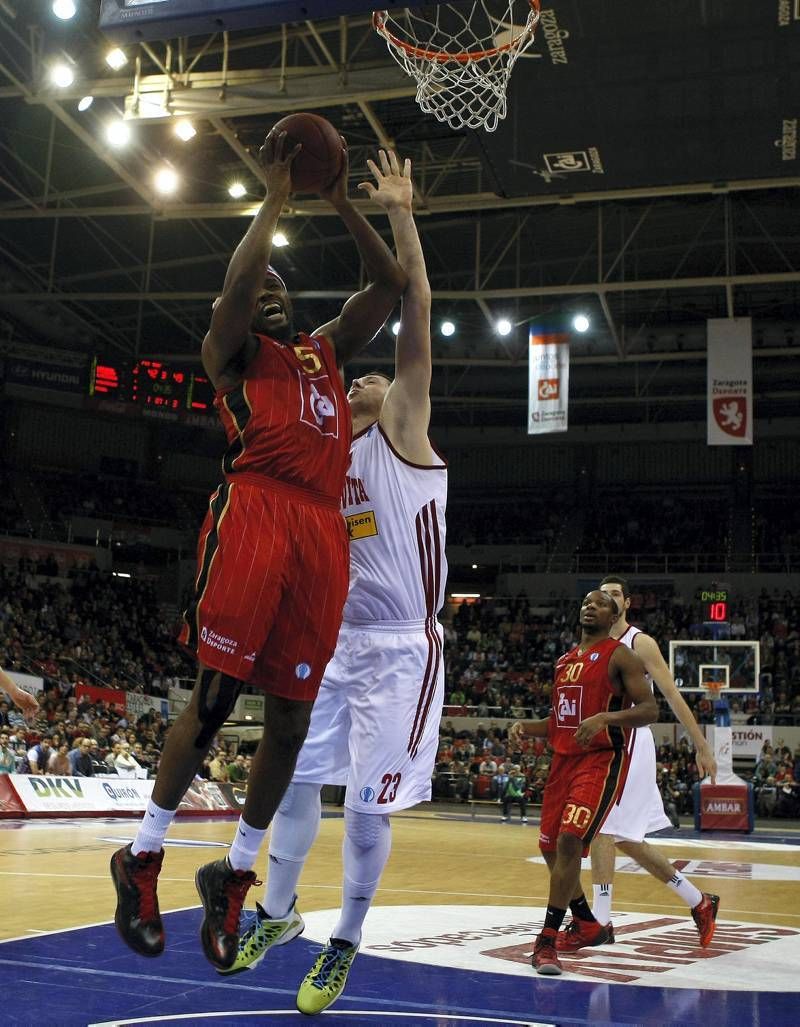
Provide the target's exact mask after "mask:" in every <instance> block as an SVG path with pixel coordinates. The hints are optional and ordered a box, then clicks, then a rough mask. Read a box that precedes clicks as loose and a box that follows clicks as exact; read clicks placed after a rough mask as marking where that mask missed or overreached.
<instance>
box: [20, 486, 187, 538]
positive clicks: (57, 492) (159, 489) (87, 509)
mask: <svg viewBox="0 0 800 1027" xmlns="http://www.w3.org/2000/svg"><path fill="white" fill-rule="evenodd" d="M38 484H39V494H40V495H41V497H42V499H43V501H44V503H45V505H46V508H47V511H48V514H49V516H50V519H51V521H53V522H54V523H55V524H61V523H63V522H64V521H67V520H69V518H70V517H73V516H79V517H92V518H96V519H97V520H107V521H127V522H135V523H139V524H158V525H165V526H168V527H175V526H178V521H179V511H178V507H177V505H176V502H175V496H174V492H173V490H172V489H170V488H168V487H166V486H164V485H159V484H157V483H155V482H147V481H136V480H134V479H131V478H124V477H114V476H107V475H95V474H81V475H70V474H48V475H47V478H46V479H42V480H39V482H38Z"/></svg>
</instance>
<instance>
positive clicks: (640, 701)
mask: <svg viewBox="0 0 800 1027" xmlns="http://www.w3.org/2000/svg"><path fill="white" fill-rule="evenodd" d="M618 617H619V608H618V607H617V604H616V602H615V600H614V599H613V598H612V597H611V596H609V595H607V594H606V593H605V592H601V591H600V590H599V589H596V590H595V591H593V592H590V593H589V594H588V595H587V596H586V598H585V599H584V600H583V603H582V604H581V612H580V625H581V640H580V642H579V643H578V645H577V646H575V648H574V649H571V650H570V651H569V652H568V653H565V655H564V656H562V657H561V658H560V659H559V660H558V662H557V663H556V667H555V677H554V682H553V698H552V710H551V711H550V716H549V717H547V718H545V719H544V720H535V721H533V722H530V723H528V724H524V723H523V722H518V723H516V724H514V725H513V726H512V728H511V731H510V732H509V735H510V738H511V741H513V742H516V741H519V740H520V738H521V737H522V736H524V735H535V736H538V737H540V738H544V737H547V739H548V741H549V743H550V745H551V747H552V748H553V750H554V755H553V762H552V765H551V767H550V775H549V777H548V779H547V786H546V787H545V790H544V800H543V803H542V821H541V829H540V833H539V848H540V849H541V850H542V854H543V855H544V858H545V860H546V861H547V865H548V867H549V868H550V894H549V897H548V904H547V914H546V916H545V922H544V929H543V930H542V932H541V934H540V935H539V937H538V938H537V939H536V944H535V945H534V949H533V956H532V957H531V962H532V964H533V966H534V968H535V969H536V970H537V971H538V972H539V973H540V974H560V973H561V969H562V968H561V964H560V963H559V961H558V956H557V954H556V936H557V934H558V929H559V927H560V926H561V924H562V922H563V920H564V917H565V916H566V912H567V906H569V908H570V909H571V910H572V915H573V916H574V917H577V918H578V919H580V920H583V921H586V926H585V930H586V931H587V933H590V932H591V931H594V932H595V933H597V934H601V933H602V932H603V931H604V930H605V928H604V927H603V926H602V925H601V924H598V923H597V922H596V921H595V919H594V917H593V916H592V913H591V910H590V909H589V905H588V903H587V901H586V897H585V896H584V894H583V889H582V888H581V882H580V877H581V855H586V854H588V852H589V845H590V844H591V841H592V839H593V838H594V837H595V835H596V834H597V832H598V831H599V830H600V828H601V827H602V825H603V821H604V820H605V818H606V817H607V816H608V814H609V812H610V810H611V807H612V806H613V804H614V802H615V801H616V798H617V795H618V794H619V792H620V789H621V787H622V784H623V783H624V780H625V770H626V765H627V759H628V754H627V748H626V732H627V731H628V730H629V729H630V728H633V727H643V726H644V725H645V724H653V723H655V721H656V720H658V706H657V705H656V701H655V699H654V698H653V693H652V691H651V690H650V688H649V687H648V684H647V681H646V680H645V676H644V664H643V663H642V661H641V660H640V659H639V657H638V656H637V655H636V654H635V653H634V652H633V651H632V650H630V649H628V648H627V647H626V646H624V645H622V644H621V643H620V642H618V641H617V640H616V639H613V638H610V637H609V632H610V630H611V626H612V625H613V624H614V622H615V621H616V620H617V619H618ZM592 922H594V927H591V924H592Z"/></svg>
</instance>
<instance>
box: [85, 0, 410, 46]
mask: <svg viewBox="0 0 800 1027" xmlns="http://www.w3.org/2000/svg"><path fill="white" fill-rule="evenodd" d="M382 6H383V7H386V8H391V7H399V6H400V4H399V2H398V0H388V2H383V3H382ZM371 9H372V5H371V4H370V3H369V0H101V3H100V28H101V30H102V31H103V32H104V33H105V34H106V36H108V38H109V39H111V40H112V41H113V42H119V43H136V42H139V41H140V40H149V39H171V38H173V37H175V36H196V35H211V34H213V33H214V32H227V31H233V30H234V29H248V28H258V27H260V26H267V25H280V24H281V23H283V22H294V21H305V20H306V19H311V20H313V19H315V18H338V17H339V15H343V14H360V13H362V12H367V11H370V10H371Z"/></svg>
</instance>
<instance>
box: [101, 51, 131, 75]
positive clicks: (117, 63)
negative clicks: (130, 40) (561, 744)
mask: <svg viewBox="0 0 800 1027" xmlns="http://www.w3.org/2000/svg"><path fill="white" fill-rule="evenodd" d="M127 63H128V58H127V57H126V56H125V51H124V50H120V48H119V47H118V46H117V47H115V48H114V49H113V50H109V51H108V53H107V54H106V64H107V65H108V66H109V68H113V70H114V71H119V69H120V68H124V67H125V65H126V64H127Z"/></svg>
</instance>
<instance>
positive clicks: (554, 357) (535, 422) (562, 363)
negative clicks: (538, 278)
mask: <svg viewBox="0 0 800 1027" xmlns="http://www.w3.org/2000/svg"><path fill="white" fill-rule="evenodd" d="M568 406H569V334H568V333H567V332H564V331H548V330H545V329H543V328H542V326H541V325H538V326H534V325H531V328H530V334H529V340H528V434H529V435H543V434H545V433H547V432H556V431H566V430H567V428H568V427H569V419H568Z"/></svg>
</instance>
